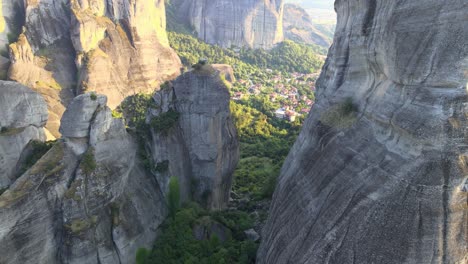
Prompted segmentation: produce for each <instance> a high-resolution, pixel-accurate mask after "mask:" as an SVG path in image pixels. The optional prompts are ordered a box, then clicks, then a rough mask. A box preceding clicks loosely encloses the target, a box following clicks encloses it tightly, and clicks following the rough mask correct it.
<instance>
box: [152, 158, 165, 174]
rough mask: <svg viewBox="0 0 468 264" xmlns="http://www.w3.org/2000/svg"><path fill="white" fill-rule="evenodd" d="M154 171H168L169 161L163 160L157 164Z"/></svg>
mask: <svg viewBox="0 0 468 264" xmlns="http://www.w3.org/2000/svg"><path fill="white" fill-rule="evenodd" d="M154 170H155V171H156V172H159V173H163V172H167V171H168V170H169V161H168V160H164V161H161V162H158V164H156V168H155V169H154Z"/></svg>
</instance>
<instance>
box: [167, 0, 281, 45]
mask: <svg viewBox="0 0 468 264" xmlns="http://www.w3.org/2000/svg"><path fill="white" fill-rule="evenodd" d="M172 5H174V6H173V8H174V10H177V17H176V18H177V19H178V20H179V21H182V23H183V24H186V25H189V26H190V27H191V28H192V29H193V30H194V31H195V33H196V34H197V35H198V37H199V38H200V39H202V40H203V41H205V42H207V43H210V44H216V45H219V46H222V47H228V48H230V47H231V46H237V47H244V46H247V47H251V48H263V49H269V48H272V47H273V46H274V45H275V44H276V43H278V42H281V41H282V40H283V26H282V22H283V1H282V0H240V1H239V0H228V1H226V0H213V1H206V0H195V1H187V0H176V1H172Z"/></svg>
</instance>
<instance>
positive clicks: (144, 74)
mask: <svg viewBox="0 0 468 264" xmlns="http://www.w3.org/2000/svg"><path fill="white" fill-rule="evenodd" d="M4 1H5V0H4ZM7 2H8V3H3V4H4V7H5V8H4V11H3V17H0V28H1V27H2V23H3V25H4V27H5V31H4V33H2V34H0V47H3V46H5V45H8V44H9V43H11V44H10V46H9V53H10V54H9V56H8V57H9V58H10V60H11V66H10V68H9V72H8V78H9V79H11V80H14V81H17V82H20V83H23V84H25V85H27V86H29V87H31V88H33V89H34V90H36V91H38V92H39V93H41V94H43V95H44V97H45V99H46V101H47V103H48V106H49V114H50V118H49V122H48V124H47V129H48V130H49V131H50V132H51V133H52V134H53V135H54V136H55V137H59V136H60V133H58V128H59V126H60V119H61V116H62V114H63V112H64V111H65V108H66V106H67V105H68V103H69V102H70V101H71V100H72V99H73V97H74V96H75V95H78V94H81V93H83V92H85V91H96V92H98V93H102V94H106V95H107V96H108V98H109V106H110V107H111V108H114V107H116V106H117V105H119V104H120V102H121V101H122V100H123V99H124V98H125V97H127V96H129V95H131V94H134V93H137V92H151V91H153V90H154V89H155V88H157V87H158V85H159V84H160V83H162V82H163V81H165V80H167V79H170V78H173V77H175V76H176V75H178V74H179V70H180V60H179V58H178V57H177V55H176V54H175V53H174V51H173V50H172V49H171V48H170V47H169V44H168V40H167V36H166V31H165V26H166V22H165V7H164V1H160V0H152V1H143V0H137V1H134V2H132V4H130V3H127V2H121V1H117V0H99V1H88V0H85V1H76V0H72V1H68V0H59V1H52V0H43V1H26V2H24V3H23V2H22V1H18V0H7ZM2 19H3V22H2ZM5 35H7V36H8V37H7V38H6V37H5ZM16 39H17V40H16ZM0 51H2V50H1V49H0ZM3 53H5V52H3ZM3 56H5V54H3ZM8 65H9V63H8V60H7V59H6V58H2V59H0V74H1V73H2V71H3V72H5V68H7V67H8Z"/></svg>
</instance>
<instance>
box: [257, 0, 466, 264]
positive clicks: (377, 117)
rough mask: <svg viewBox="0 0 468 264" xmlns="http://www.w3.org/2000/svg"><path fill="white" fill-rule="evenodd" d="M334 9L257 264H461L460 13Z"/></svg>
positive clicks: (451, 9)
mask: <svg viewBox="0 0 468 264" xmlns="http://www.w3.org/2000/svg"><path fill="white" fill-rule="evenodd" d="M335 8H336V10H337V12H338V26H337V30H336V35H335V39H334V44H333V46H332V48H331V50H330V53H329V58H328V60H327V62H326V65H325V67H324V71H323V73H322V75H321V77H320V79H319V81H318V83H317V87H318V95H317V99H318V100H317V104H316V105H315V106H314V108H313V110H312V112H311V114H310V115H309V117H308V118H307V120H306V122H305V125H304V127H303V130H302V132H301V134H300V136H299V137H298V139H297V142H296V144H295V145H294V147H293V148H292V150H291V152H290V154H289V156H288V158H287V159H286V161H285V163H284V166H283V168H282V171H281V175H280V177H279V181H278V185H277V188H276V191H275V194H274V197H273V203H272V207H271V210H270V215H269V218H268V221H267V225H266V226H265V229H264V230H263V232H264V233H263V235H264V236H263V238H264V239H263V241H262V243H261V246H260V249H259V252H258V262H259V263H261V264H263V263H268V264H274V263H466V262H467V261H468V251H467V248H468V207H467V199H468V193H467V187H466V186H467V180H468V178H467V175H468V162H467V161H468V149H467V144H466V141H467V124H468V123H467V112H468V108H467V102H468V95H467V89H468V88H467V79H468V76H467V74H468V45H467V43H468V39H467V36H468V27H466V18H467V15H466V14H467V13H468V5H467V4H466V2H465V1H458V0H449V1H444V2H440V1H436V0H425V1H417V2H416V1H408V0H398V1H357V0H355V1H354V0H353V1H343V0H338V1H336V3H335ZM349 98H352V99H349Z"/></svg>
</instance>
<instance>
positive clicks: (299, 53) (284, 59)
mask: <svg viewBox="0 0 468 264" xmlns="http://www.w3.org/2000/svg"><path fill="white" fill-rule="evenodd" d="M325 52H326V51H325ZM320 53H321V54H322V55H325V54H326V53H324V52H323V48H322V47H319V46H312V45H306V44H299V43H295V42H293V41H290V40H286V41H283V42H281V43H280V44H279V45H278V46H276V47H275V48H273V49H271V50H269V51H265V50H251V49H242V50H241V52H240V58H241V60H242V61H244V62H247V63H250V64H252V65H257V66H260V67H263V68H269V69H273V70H278V71H281V72H301V73H314V72H317V71H318V70H319V69H320V68H321V67H322V65H323V58H322V57H320V56H319V55H318V54H320Z"/></svg>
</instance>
